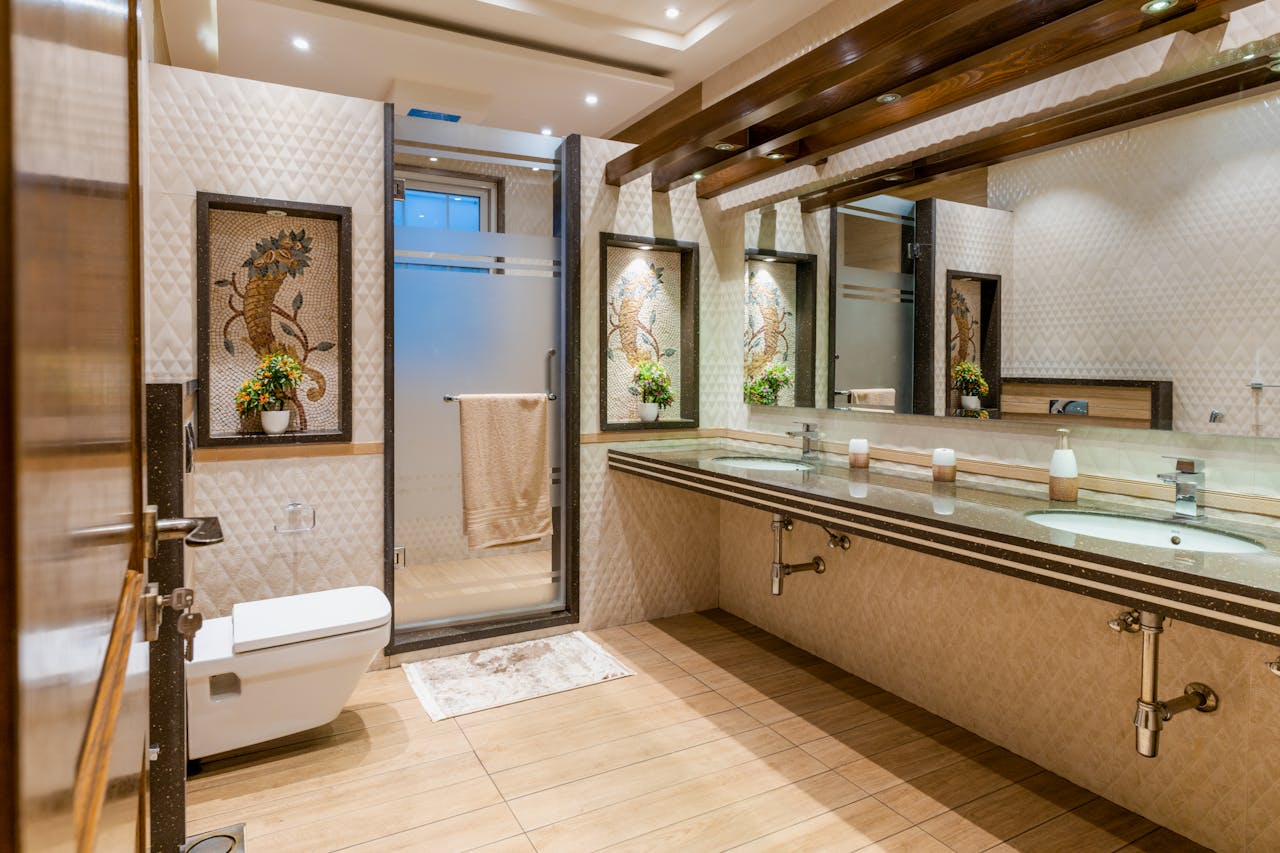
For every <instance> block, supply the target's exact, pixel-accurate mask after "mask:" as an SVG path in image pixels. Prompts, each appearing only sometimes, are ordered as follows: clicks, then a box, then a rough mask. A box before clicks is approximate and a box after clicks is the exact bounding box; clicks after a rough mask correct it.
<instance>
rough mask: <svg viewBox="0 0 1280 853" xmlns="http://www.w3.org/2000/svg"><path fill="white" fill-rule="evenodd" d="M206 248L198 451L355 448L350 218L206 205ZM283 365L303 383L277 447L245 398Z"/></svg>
mask: <svg viewBox="0 0 1280 853" xmlns="http://www.w3.org/2000/svg"><path fill="white" fill-rule="evenodd" d="M196 241H197V242H196V329H197V338H198V340H197V351H198V369H199V378H200V393H199V413H198V414H199V416H198V417H197V419H196V420H197V422H198V429H199V438H198V442H199V444H200V445H201V446H202V447H229V446H230V447H238V446H245V445H278V444H286V445H287V444H303V443H316V442H349V441H351V209H350V208H348V207H337V206H333V205H323V204H304V203H300V202H291V201H275V200H271V199H260V198H243V197H239V196H229V195H217V194H214V193H203V192H202V193H197V195H196ZM280 353H283V354H285V355H287V356H289V357H291V358H293V359H294V360H296V361H297V363H298V365H299V366H300V367H301V371H302V379H301V382H300V383H299V384H298V385H297V386H296V387H295V388H294V389H293V390H292V391H291V392H289V396H288V400H287V402H286V404H285V409H286V410H288V411H289V412H290V416H289V425H288V428H287V429H286V430H285V432H284V433H282V434H280V435H267V434H265V433H264V431H263V428H262V424H261V421H260V419H259V415H258V414H256V413H250V414H245V415H242V414H241V413H240V412H239V411H238V410H237V407H236V395H237V392H238V391H239V389H240V388H241V386H242V385H243V384H244V383H245V382H246V380H250V379H251V377H252V376H253V374H254V371H255V370H256V369H257V368H258V366H259V365H260V364H261V363H262V362H263V360H264V359H266V358H268V357H270V356H273V355H277V354H280Z"/></svg>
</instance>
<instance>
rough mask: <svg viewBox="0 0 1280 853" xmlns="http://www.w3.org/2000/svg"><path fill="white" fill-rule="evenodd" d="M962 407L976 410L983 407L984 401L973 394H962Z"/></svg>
mask: <svg viewBox="0 0 1280 853" xmlns="http://www.w3.org/2000/svg"><path fill="white" fill-rule="evenodd" d="M960 408H962V409H968V410H969V411H971V412H972V411H976V410H978V409H981V408H982V401H981V400H979V399H978V398H977V397H975V396H973V395H972V394H961V395H960Z"/></svg>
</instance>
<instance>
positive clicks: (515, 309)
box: [393, 197, 565, 629]
mask: <svg viewBox="0 0 1280 853" xmlns="http://www.w3.org/2000/svg"><path fill="white" fill-rule="evenodd" d="M448 201H449V203H450V205H451V207H450V209H449V211H448V215H449V218H450V221H451V222H452V220H453V219H454V218H455V217H458V218H459V220H460V222H459V224H460V225H461V226H462V227H464V228H465V227H466V223H467V222H469V220H468V219H467V216H471V217H472V218H475V217H478V215H479V206H478V204H474V199H473V200H472V201H473V204H472V205H471V206H468V205H467V204H466V201H465V199H464V200H463V201H462V202H455V200H454V198H453V197H450V198H449V199H448ZM455 204H456V205H457V209H456V210H455V209H454V208H453V207H452V205H455ZM406 209H407V210H408V209H409V208H406ZM415 218H416V217H413V216H407V217H406V219H407V220H408V221H409V222H410V223H413V221H414V219H415ZM475 224H478V220H477V223H475ZM473 227H474V226H473ZM558 253H559V242H558V240H556V239H553V238H552V237H550V236H531V235H515V234H496V233H491V232H477V231H461V232H460V231H453V230H446V229H434V228H422V227H417V226H416V225H410V226H408V227H397V228H396V232H395V255H396V256H395V261H396V270H395V292H394V299H395V326H394V335H395V337H394V341H395V387H394V389H393V391H394V394H395V542H396V545H397V547H398V548H400V549H402V550H400V551H399V565H398V567H397V569H396V571H395V597H396V626H397V628H398V629H405V628H420V627H436V626H442V625H453V624H460V623H469V622H479V621H487V620H492V619H496V618H499V617H504V616H509V615H512V614H524V613H537V612H549V611H555V610H559V609H562V608H563V607H564V597H565V590H564V584H563V582H562V570H561V561H560V557H559V553H560V549H559V548H556V547H554V545H555V542H554V539H555V536H552V537H547V538H546V539H543V540H541V541H537V542H532V543H525V544H520V545H514V546H508V547H500V548H488V549H482V550H472V549H469V548H468V546H467V540H466V535H465V533H464V530H463V525H462V462H461V456H460V450H459V448H460V433H459V414H458V403H456V402H449V401H447V400H446V399H445V397H446V396H448V395H456V394H487V393H504V394H505V393H531V392H539V393H541V392H547V391H555V390H556V389H554V388H551V387H549V383H558V381H559V380H558V377H559V375H560V372H559V362H558V354H557V352H556V350H557V347H558V341H559V340H560V334H561V329H560V323H561V306H560V302H561V281H560V276H559V266H558V264H559V257H558ZM548 405H549V406H550V407H551V415H552V417H551V425H552V429H551V439H550V440H551V464H552V484H551V497H552V505H553V515H554V520H555V529H556V530H557V531H558V530H559V529H561V528H560V514H561V507H562V505H563V501H562V496H561V486H560V484H559V482H558V480H559V478H558V472H559V470H560V465H561V459H560V455H561V451H560V448H561V447H562V441H561V433H560V428H559V425H560V422H561V418H560V417H559V415H560V412H559V411H558V409H559V407H560V406H561V405H562V402H561V401H560V400H555V401H552V402H550V403H549V404H548Z"/></svg>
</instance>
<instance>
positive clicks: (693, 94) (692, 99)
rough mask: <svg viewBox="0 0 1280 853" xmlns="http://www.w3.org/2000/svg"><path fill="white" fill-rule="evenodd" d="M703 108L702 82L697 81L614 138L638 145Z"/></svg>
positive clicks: (616, 134)
mask: <svg viewBox="0 0 1280 853" xmlns="http://www.w3.org/2000/svg"><path fill="white" fill-rule="evenodd" d="M701 110H702V84H701V83H695V84H693V86H691V87H689V88H688V89H685V90H684V91H683V92H681V93H680V94H678V95H676V96H675V97H674V98H672V99H671V100H669V101H667V102H666V103H665V104H663V105H662V106H660V107H658V108H657V109H656V110H653V111H652V112H650V113H648V114H647V115H645V116H643V117H641V118H639V119H637V120H636V121H635V122H633V123H631V124H629V125H627V126H626V127H625V128H623V129H622V130H620V131H618V132H617V133H615V134H613V136H612V137H611V138H612V139H616V140H617V141H619V142H630V143H632V144H634V145H638V144H640V143H641V142H644V141H645V140H646V139H651V138H652V137H654V136H657V135H658V134H660V133H663V132H665V131H667V130H669V129H670V128H671V126H672V125H675V124H678V123H679V122H682V121H684V120H685V119H687V118H689V117H690V116H693V115H696V114H697V113H698V112H700V111H701Z"/></svg>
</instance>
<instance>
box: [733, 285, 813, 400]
mask: <svg viewBox="0 0 1280 853" xmlns="http://www.w3.org/2000/svg"><path fill="white" fill-rule="evenodd" d="M745 286H746V299H745V308H746V311H745V319H744V325H743V330H742V344H743V375H744V376H745V377H746V379H747V380H751V379H754V378H755V377H757V376H759V375H760V373H761V372H762V371H763V370H764V369H765V368H766V367H768V366H769V365H771V364H781V365H783V366H784V367H786V368H787V369H789V370H790V371H791V376H792V382H791V384H790V385H788V386H787V387H786V388H783V389H782V390H781V391H780V392H779V393H778V405H779V406H794V405H795V404H796V386H795V376H796V346H797V344H798V340H797V337H796V336H797V334H798V332H799V327H798V326H797V319H796V317H797V315H796V268H795V266H794V265H792V264H785V263H784V264H780V263H769V262H767V261H747V271H746V280H745Z"/></svg>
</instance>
